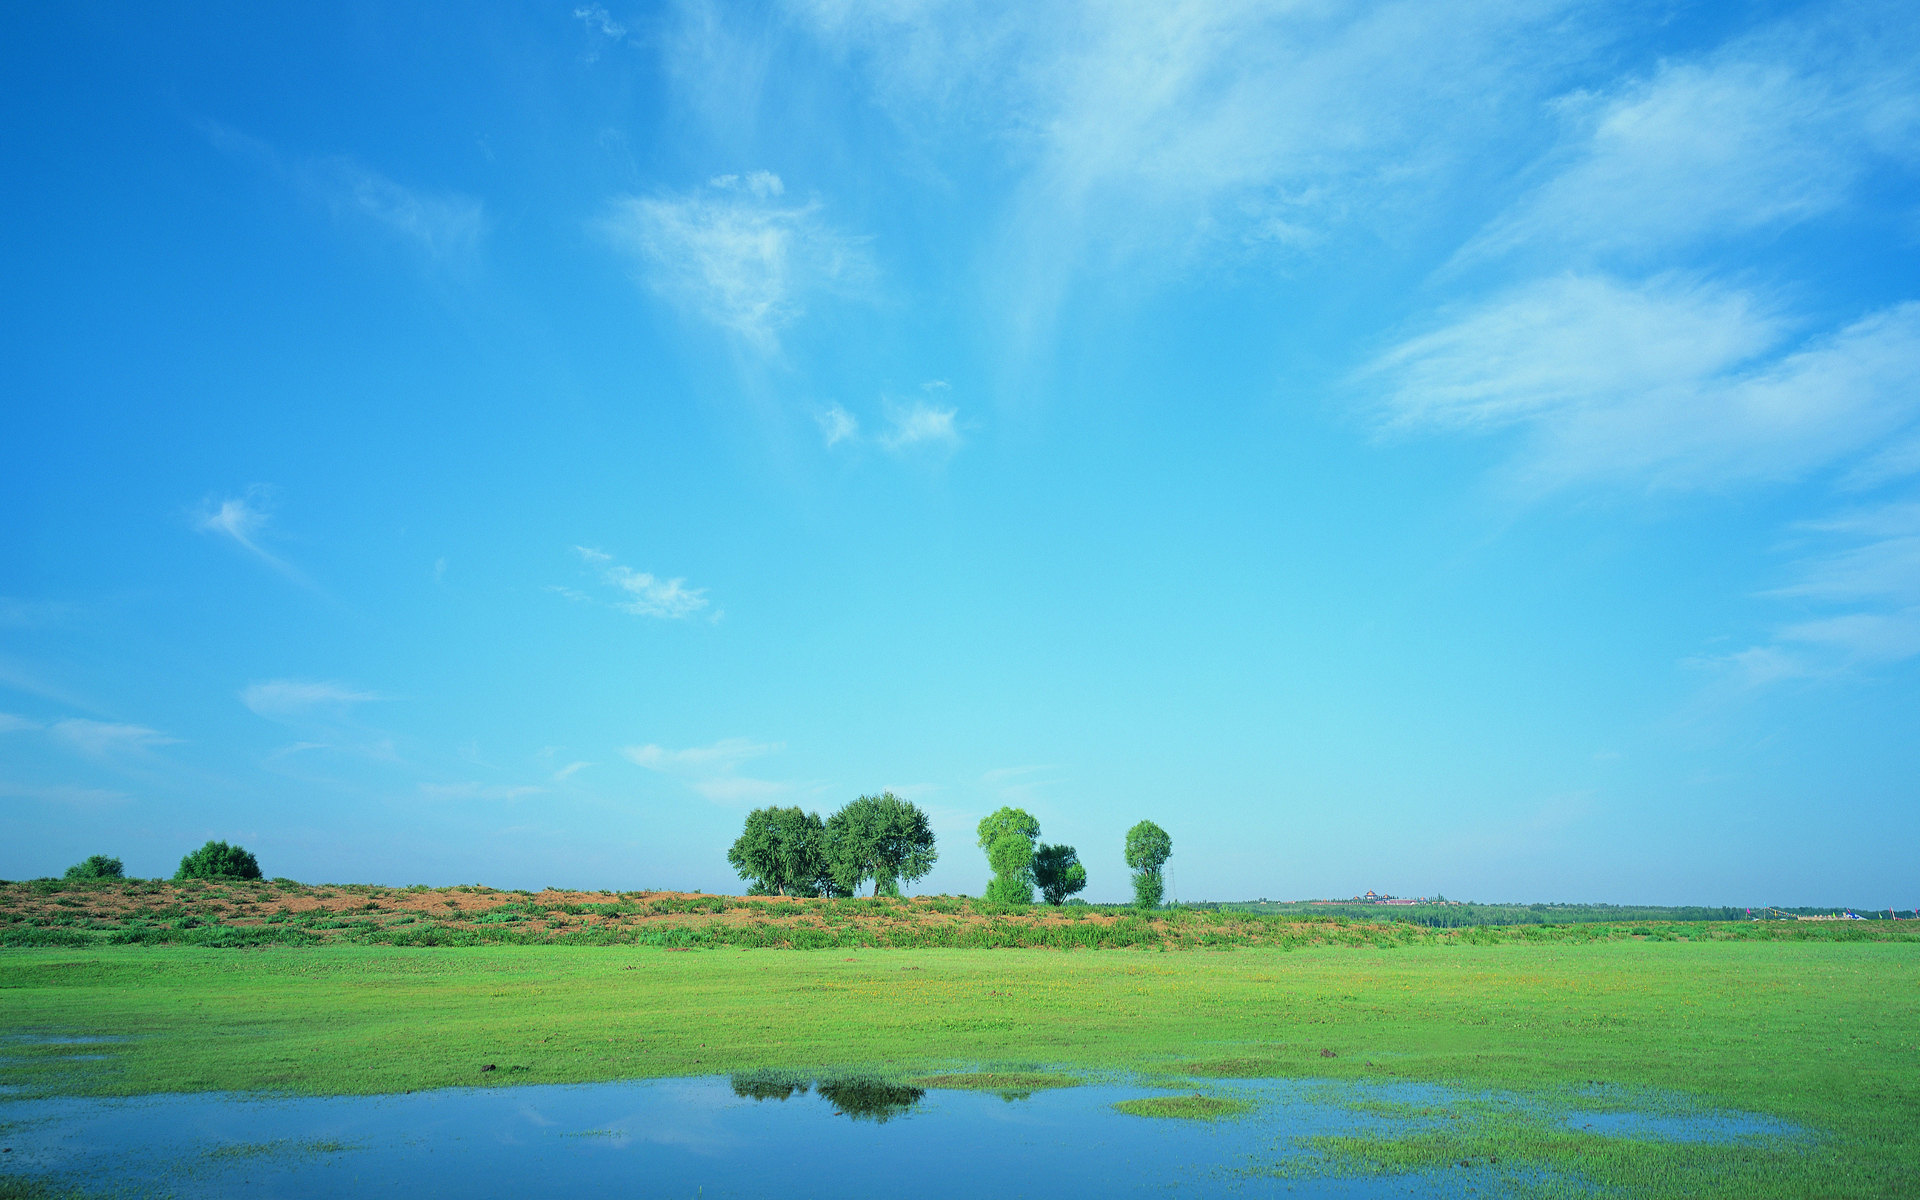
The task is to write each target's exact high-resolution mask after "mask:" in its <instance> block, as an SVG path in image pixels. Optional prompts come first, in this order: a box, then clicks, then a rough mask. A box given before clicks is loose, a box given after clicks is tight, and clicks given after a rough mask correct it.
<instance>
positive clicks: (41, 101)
mask: <svg viewBox="0 0 1920 1200" xmlns="http://www.w3.org/2000/svg"><path fill="white" fill-rule="evenodd" d="M0 22H4V25H5V32H4V36H3V37H0V58H4V62H3V63H0V97H3V98H4V108H3V109H0V111H3V112H4V114H5V115H4V118H0V153H4V156H5V162H6V164H7V167H6V170H5V171H4V172H0V228H3V229H4V234H0V265H3V267H4V273H5V277H6V278H7V279H8V280H9V283H10V286H9V287H8V288H7V289H5V292H4V293H3V294H0V306H4V326H5V330H6V333H5V336H4V341H0V395H4V397H5V412H6V418H5V421H4V423H0V452H3V453H4V462H5V464H6V469H5V470H4V471H0V505H4V511H5V512H6V513H7V519H6V520H5V521H4V523H0V875H4V876H7V877H13V878H19V877H25V876H32V875H39V874H47V873H53V872H57V871H58V870H60V869H61V868H63V867H65V866H66V865H67V864H68V863H70V862H72V861H75V860H77V859H78V858H80V857H83V856H84V855H86V854H90V853H95V852H107V853H114V854H118V855H120V856H122V857H123V858H124V859H125V860H126V861H127V864H128V868H129V870H131V871H134V872H138V873H143V874H158V873H164V872H167V871H169V870H170V869H171V868H172V866H173V865H174V863H175V862H177V860H178V858H179V856H180V855H181V854H182V853H183V852H184V851H185V850H187V849H189V848H190V847H192V846H193V845H197V844H198V843H200V842H201V841H204V840H205V839H207V838H209V837H219V838H225V839H230V840H238V841H240V842H242V843H244V844H245V845H247V846H249V847H251V848H253V849H254V850H255V851H256V852H257V853H258V854H259V856H260V858H261V861H262V863H263V865H264V866H265V868H266V869H267V871H268V873H269V874H273V875H281V874H284V875H290V876H293V877H296V878H303V879H312V880H321V879H324V880H376V881H383V882H390V883H408V882H415V881H419V882H431V883H448V882H470V881H484V882H489V883H494V884H497V885H502V886H540V885H545V884H556V885H572V886H600V887H623V888H632V887H668V886H674V887H686V888H692V887H700V888H705V889H708V890H722V889H734V888H737V887H738V882H737V880H735V879H734V877H733V876H732V874H731V872H730V871H729V870H728V868H727V866H726V864H725V860H724V851H725V848H726V846H727V845H728V844H729V843H730V842H731V840H732V838H733V837H734V836H735V834H736V832H737V830H738V828H739V825H740V822H741V820H742V818H743V817H744V815H745V813H746V812H747V811H748V810H749V809H751V808H753V807H755V806H758V805H762V804H768V803H780V804H794V803H797V804H802V805H805V806H807V807H809V808H818V809H820V810H822V811H826V812H830V811H831V810H832V809H833V808H835V807H837V806H838V805H839V804H841V803H843V802H844V801H845V800H847V799H850V798H852V797H853V796H855V795H858V794H860V793H862V792H872V791H878V790H880V789H882V788H891V789H893V790H895V791H897V792H899V793H901V794H903V795H907V796H909V797H911V798H913V799H915V800H916V801H917V802H918V803H920V804H921V805H922V806H924V807H925V808H927V809H928V811H929V812H930V813H931V814H932V815H933V818H934V821H935V826H936V829H937V831H938V832H939V834H940V836H941V859H940V863H939V866H938V867H937V868H936V870H935V872H934V873H933V874H932V875H931V876H929V877H928V878H927V879H925V880H923V881H922V882H921V884H920V887H921V888H922V889H923V890H927V891H946V892H971V893H975V894H977V893H978V892H979V890H980V889H981V887H982V886H984V883H985V880H986V878H987V875H988V872H987V869H986V862H985V858H984V856H983V855H982V854H981V852H980V851H979V850H977V849H976V848H975V847H974V846H973V844H972V843H973V838H972V833H971V831H972V827H973V825H974V823H975V822H976V821H977V820H978V819H979V817H980V816H982V815H983V814H984V813H986V812H988V811H990V810H991V809H993V808H995V807H998V806H999V805H1001V804H1008V803H1011V804H1016V805H1019V806H1022V807H1024V808H1026V809H1028V810H1029V811H1031V812H1033V813H1034V814H1035V815H1036V816H1037V817H1039V819H1040V821H1041V825H1042V830H1043V837H1045V838H1046V839H1047V840H1050V841H1052V840H1059V841H1066V842H1069V843H1072V844H1073V845H1075V846H1077V847H1079V848H1080V850H1081V853H1082V856H1083V858H1084V859H1085V860H1086V862H1087V864H1088V867H1089V872H1090V876H1091V880H1092V883H1091V887H1090V889H1089V892H1088V895H1089V896H1090V897H1092V898H1094V899H1119V898H1122V897H1123V896H1125V895H1126V894H1127V886H1126V880H1125V872H1124V868H1123V866H1122V864H1121V861H1120V848H1121V840H1122V837H1123V834H1124V831H1125V829H1126V828H1127V827H1128V826H1129V825H1131V824H1132V823H1134V822H1135V821H1137V820H1139V819H1141V818H1142V817H1151V818H1153V819H1154V820H1156V821H1158V822H1159V823H1160V824H1162V825H1163V826H1165V827H1166V828H1167V829H1168V830H1169V831H1170V832H1171V834H1172V835H1173V839H1174V848H1175V851H1174V858H1173V860H1172V862H1171V864H1170V867H1171V871H1172V884H1173V890H1174V893H1175V894H1176V895H1179V896H1182V897H1185V898H1196V899H1197V898H1242V897H1259V896H1267V897H1274V898H1281V897H1304V896H1317V895H1350V894H1352V893H1355V892H1358V891H1361V890H1364V889H1366V888H1375V889H1378V890H1383V891H1387V890H1390V891H1393V892H1397V893H1401V894H1408V895H1418V894H1433V893H1435V892H1441V893H1445V894H1447V895H1449V896H1453V897H1458V898H1479V899H1487V900H1492V899H1561V900H1610V901H1644V902H1711V903H1735V904H1758V903H1773V904H1794V903H1825V902H1847V903H1855V904H1868V905H1881V906H1885V905H1899V906H1904V907H1911V906H1912V905H1913V904H1915V903H1920V899H1917V898H1916V887H1920V884H1917V883H1916V881H1915V880H1914V877H1913V874H1912V862H1913V854H1914V850H1915V847H1916V845H1917V844H1920V815H1916V803H1915V801H1916V791H1915V780H1916V779H1920V736H1916V732H1920V731H1917V730H1916V725H1917V724H1920V722H1917V721H1916V716H1917V715H1920V703H1916V700H1917V699H1920V694H1917V693H1920V189H1916V186H1915V185H1916V170H1917V169H1920V22H1915V21H1913V20H1912V16H1911V13H1910V11H1908V10H1907V9H1905V8H1904V7H1903V6H1901V5H1898V4H1871V3H1866V4H1814V5H1769V4H1721V5H1677V4H1676V5H1660V4H1646V5H1638V6H1636V5H1629V4H1618V3H1611V4H1583V3H1571V2H1554V0H1542V2H1540V3H1524V4H1518V3H1475V2H1473V0H1463V2H1462V3H1458V4H1447V5H1434V4H1431V3H1424V2H1420V0H1414V2H1411V3H1398V4H1395V3H1388V4H1381V5H1371V6H1352V7H1349V6H1341V5H1332V4H1305V3H1303V4H1240V3H1228V2H1224V0H1222V2H1216V3H1208V4H1183V3H1166V4H1153V5H1138V6H1129V5H1105V4H1091V5H1079V4H1074V3H1064V4H1059V5H1050V6H1038V7H1037V8H1036V6H1028V5H1004V6H974V5H962V4H945V3H935V2H927V3H912V2H898V3H892V4H873V5H866V4H861V3H857V2H854V0H817V2H815V3H806V2H800V0H796V2H795V3H791V4H770V5H752V6H749V5H723V4H713V5H705V4H699V3H686V4H678V5H665V6H655V7H646V6H622V5H614V4H607V5H605V6H604V7H603V6H600V5H596V4H586V5H574V4H560V5H554V6H549V7H544V8H542V7H537V6H531V5H527V6H522V5H501V6H493V7H491V8H488V7H482V6H475V5H465V4H462V5H451V4H449V5H441V6H432V5H410V6H402V7H398V8H396V7H394V6H383V5H367V6H361V5H352V4H339V5H323V6H316V7H308V8H297V9H290V8H287V7H285V6H260V5H245V4H232V5H225V6H219V5H200V6H195V7H194V8H192V9H191V10H186V11H180V10H175V11H167V12H160V11H158V10H155V9H153V8H152V7H151V6H146V5H133V4H127V5H100V4H74V5H64V6H55V7H49V6H38V7H26V6H22V7H18V8H10V9H8V10H7V11H6V12H5V14H4V15H0Z"/></svg>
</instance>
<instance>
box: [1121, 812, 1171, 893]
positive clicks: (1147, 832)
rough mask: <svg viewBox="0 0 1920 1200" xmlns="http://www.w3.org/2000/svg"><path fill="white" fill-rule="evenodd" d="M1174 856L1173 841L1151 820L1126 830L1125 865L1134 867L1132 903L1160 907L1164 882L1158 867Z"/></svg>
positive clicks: (1164, 888) (1164, 887)
mask: <svg viewBox="0 0 1920 1200" xmlns="http://www.w3.org/2000/svg"><path fill="white" fill-rule="evenodd" d="M1172 857H1173V839H1172V838H1170V837H1168V836H1167V831H1166V830H1164V829H1162V828H1160V827H1159V826H1158V825H1155V824H1154V823H1153V822H1152V821H1142V822H1140V823H1139V824H1138V825H1135V826H1134V827H1133V828H1132V829H1129V830H1127V865H1128V866H1129V867H1131V868H1133V902H1134V903H1135V904H1136V905H1138V906H1139V907H1141V908H1158V907H1160V898H1161V897H1162V896H1164V895H1166V891H1167V888H1166V881H1165V880H1164V879H1162V877H1161V875H1160V868H1161V867H1162V866H1164V865H1165V864H1166V861H1167V860H1168V859H1169V858H1172Z"/></svg>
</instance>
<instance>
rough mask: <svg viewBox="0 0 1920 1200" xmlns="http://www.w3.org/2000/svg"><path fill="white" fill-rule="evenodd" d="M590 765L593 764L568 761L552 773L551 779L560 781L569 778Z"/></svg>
mask: <svg viewBox="0 0 1920 1200" xmlns="http://www.w3.org/2000/svg"><path fill="white" fill-rule="evenodd" d="M592 765H593V764H592V763H590V762H570V763H568V764H567V765H566V766H564V767H561V768H560V769H559V770H557V771H555V772H554V773H553V781H554V782H555V783H560V782H563V781H565V780H568V779H571V778H573V777H574V776H575V775H577V774H579V773H580V772H582V771H584V770H586V769H587V768H588V767H591V766H592Z"/></svg>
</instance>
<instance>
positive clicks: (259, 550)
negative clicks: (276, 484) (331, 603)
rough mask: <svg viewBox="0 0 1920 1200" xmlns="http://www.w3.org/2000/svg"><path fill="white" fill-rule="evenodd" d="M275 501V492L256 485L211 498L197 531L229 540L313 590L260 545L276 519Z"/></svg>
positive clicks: (289, 565)
mask: <svg viewBox="0 0 1920 1200" xmlns="http://www.w3.org/2000/svg"><path fill="white" fill-rule="evenodd" d="M272 501H273V490H272V489H271V488H269V487H267V486H266V485H264V484H254V485H252V486H251V487H249V488H247V490H246V491H245V492H243V493H241V494H240V495H238V496H229V497H226V498H224V499H218V500H216V499H212V498H209V499H207V500H205V501H203V502H202V504H201V506H200V511H199V513H198V515H197V516H196V517H195V519H194V527H195V528H196V529H198V530H200V532H202V533H211V534H214V535H216V536H219V537H224V538H227V539H228V540H230V541H232V542H233V543H234V544H235V545H237V546H239V547H240V548H241V549H243V550H245V551H246V552H247V553H248V554H251V555H253V556H254V557H255V558H257V559H259V560H260V561H261V562H263V563H265V564H267V565H268V566H269V567H272V568H273V569H274V570H276V571H278V572H280V573H281V574H282V575H285V576H286V577H287V578H288V579H291V580H293V581H294V582H295V583H298V584H300V585H301V586H303V587H311V586H312V585H311V584H310V583H308V581H307V578H306V576H305V575H303V574H301V573H300V570H299V569H298V568H297V567H295V566H294V565H293V564H292V563H289V562H288V561H287V560H286V559H284V558H281V557H280V556H279V555H277V554H275V553H273V552H272V551H271V550H268V549H267V548H266V547H265V546H264V545H262V544H261V543H262V540H263V538H264V535H265V533H266V530H267V526H268V525H269V524H270V523H271V521H272V519H273V516H272V508H271V506H272Z"/></svg>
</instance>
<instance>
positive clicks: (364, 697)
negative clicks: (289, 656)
mask: <svg viewBox="0 0 1920 1200" xmlns="http://www.w3.org/2000/svg"><path fill="white" fill-rule="evenodd" d="M381 699H384V697H382V696H381V695H380V694H379V693H377V692H369V691H365V690H363V689H360V688H356V687H350V686H348V685H347V684H344V683H336V682H332V681H328V680H318V679H268V680H264V681H262V682H259V683H250V684H248V685H247V686H246V687H245V688H243V689H241V692H240V702H241V703H242V704H244V705H246V706H247V707H248V708H250V709H252V710H253V711H254V712H255V713H257V714H259V715H260V716H263V717H268V718H270V719H274V720H284V719H286V718H289V717H304V716H309V715H313V714H316V713H319V714H327V715H337V714H340V713H344V712H345V711H346V710H347V709H348V708H351V707H352V706H353V705H356V704H365V703H367V702H368V701H372V700H381Z"/></svg>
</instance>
